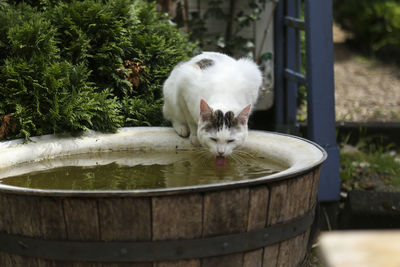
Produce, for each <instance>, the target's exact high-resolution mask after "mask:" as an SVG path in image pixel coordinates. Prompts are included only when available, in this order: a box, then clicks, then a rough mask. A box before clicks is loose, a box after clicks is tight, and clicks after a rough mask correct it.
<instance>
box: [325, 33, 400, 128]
mask: <svg viewBox="0 0 400 267" xmlns="http://www.w3.org/2000/svg"><path fill="white" fill-rule="evenodd" d="M333 32H334V37H333V39H334V43H335V65H334V70H335V102H336V120H338V121H354V122H372V121H379V122H389V121H390V122H400V68H399V67H398V66H393V65H386V64H384V63H382V62H379V61H378V60H374V59H369V58H368V59H367V58H365V57H363V56H362V55H361V54H359V53H357V51H353V50H350V49H349V48H348V47H346V45H345V40H346V37H347V34H346V33H345V32H343V31H342V30H341V29H340V28H339V27H337V26H334V28H333Z"/></svg>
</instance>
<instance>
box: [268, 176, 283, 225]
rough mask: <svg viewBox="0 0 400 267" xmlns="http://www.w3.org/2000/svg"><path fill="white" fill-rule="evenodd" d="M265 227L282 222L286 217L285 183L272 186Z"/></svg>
mask: <svg viewBox="0 0 400 267" xmlns="http://www.w3.org/2000/svg"><path fill="white" fill-rule="evenodd" d="M270 194H271V196H270V202H269V209H268V219H267V226H270V225H273V224H277V223H280V222H283V221H284V220H285V215H286V209H287V207H286V202H287V197H286V196H287V182H280V183H276V184H274V185H273V186H272V187H271V189H270Z"/></svg>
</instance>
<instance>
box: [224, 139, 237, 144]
mask: <svg viewBox="0 0 400 267" xmlns="http://www.w3.org/2000/svg"><path fill="white" fill-rule="evenodd" d="M226 142H227V143H228V144H229V143H232V142H235V139H229V140H228V141H226Z"/></svg>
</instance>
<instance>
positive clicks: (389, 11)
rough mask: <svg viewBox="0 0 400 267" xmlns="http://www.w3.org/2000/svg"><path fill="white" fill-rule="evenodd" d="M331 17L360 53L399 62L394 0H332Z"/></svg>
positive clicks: (398, 15) (399, 27)
mask: <svg viewBox="0 0 400 267" xmlns="http://www.w3.org/2000/svg"><path fill="white" fill-rule="evenodd" d="M334 19H335V21H336V22H337V23H338V24H339V25H340V26H341V27H342V28H343V29H345V30H347V31H349V32H350V33H351V35H352V36H351V39H350V40H349V43H350V44H351V45H352V46H354V47H355V48H357V49H361V50H362V51H363V52H364V53H368V54H370V55H375V56H380V57H383V58H384V59H385V60H391V61H394V62H397V63H398V62H400V2H399V1H398V0H334Z"/></svg>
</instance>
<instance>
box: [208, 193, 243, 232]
mask: <svg viewBox="0 0 400 267" xmlns="http://www.w3.org/2000/svg"><path fill="white" fill-rule="evenodd" d="M248 207H249V189H247V188H245V189H236V190H229V191H223V192H212V193H206V194H205V196H204V223H203V236H215V235H222V234H230V233H239V232H245V231H246V228H247V214H248Z"/></svg>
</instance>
